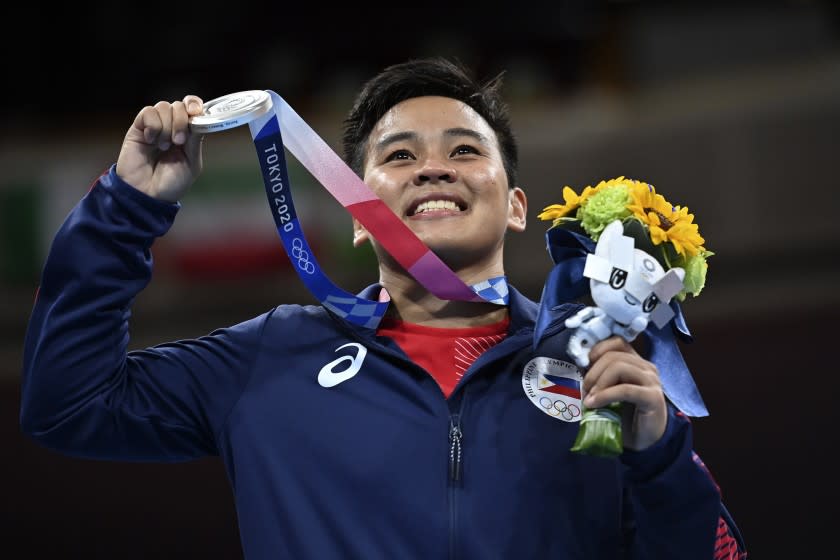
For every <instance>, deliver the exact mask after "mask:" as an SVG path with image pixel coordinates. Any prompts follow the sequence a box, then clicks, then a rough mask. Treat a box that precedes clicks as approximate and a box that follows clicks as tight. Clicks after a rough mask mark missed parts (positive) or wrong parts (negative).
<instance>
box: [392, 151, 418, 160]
mask: <svg viewBox="0 0 840 560" xmlns="http://www.w3.org/2000/svg"><path fill="white" fill-rule="evenodd" d="M412 157H413V156H412V155H411V152H409V151H408V150H396V151H394V152H391V153H390V154H388V156H387V157H386V158H385V161H394V160H398V159H412Z"/></svg>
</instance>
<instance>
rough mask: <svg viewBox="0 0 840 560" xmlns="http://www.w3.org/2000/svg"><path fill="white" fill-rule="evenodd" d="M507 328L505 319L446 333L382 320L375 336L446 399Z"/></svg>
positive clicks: (395, 320) (503, 334)
mask: <svg viewBox="0 0 840 560" xmlns="http://www.w3.org/2000/svg"><path fill="white" fill-rule="evenodd" d="M509 324H510V318H509V317H505V318H504V320H502V321H499V322H498V323H493V324H492V325H482V326H480V327H467V328H458V329H447V328H439V327H426V326H424V325H417V324H414V323H406V322H404V321H400V320H398V319H393V318H390V317H385V318H384V319H383V320H382V323H381V324H380V326H379V330H378V331H377V333H376V334H378V335H379V336H387V337H389V338H391V339H393V340H394V342H396V343H397V344H398V345H399V347H400V348H402V350H403V352H405V353H406V355H407V356H408V357H409V358H411V360H412V361H413V362H414V363H416V364H417V365H419V366H420V367H422V368H423V369H425V370H426V371H428V372H429V374H430V375H431V376H432V377H433V378H434V380H435V381H437V384H438V386H440V390H441V391H443V394H444V395H445V396H446V397H447V398H449V395H451V394H452V391H453V390H454V389H455V385H457V384H458V381H460V380H461V377H462V376H463V375H464V372H465V371H467V369H468V368H469V367H470V366H471V365H472V363H473V362H474V361H475V360H476V359H477V358H478V357H479V356H480V355H481V354H483V353H484V352H486V351H487V350H488V349H490V348H491V347H493V346H494V345H496V344H498V343H499V342H501V341H502V339H504V338H505V335H506V334H507V329H508V325H509Z"/></svg>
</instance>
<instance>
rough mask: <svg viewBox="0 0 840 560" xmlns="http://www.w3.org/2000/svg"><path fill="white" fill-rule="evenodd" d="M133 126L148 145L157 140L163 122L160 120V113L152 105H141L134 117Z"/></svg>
mask: <svg viewBox="0 0 840 560" xmlns="http://www.w3.org/2000/svg"><path fill="white" fill-rule="evenodd" d="M133 126H134V128H135V129H137V131H138V132H139V133H140V136H141V137H142V139H143V142H145V143H146V144H149V145H154V144H155V143H156V142H157V139H158V136H160V131H161V129H162V128H163V124H162V123H161V120H160V115H159V114H158V112H157V110H156V109H155V108H154V107H152V106H146V107H143V109H142V110H141V111H140V112H139V113H137V116H136V117H135V118H134V123H133Z"/></svg>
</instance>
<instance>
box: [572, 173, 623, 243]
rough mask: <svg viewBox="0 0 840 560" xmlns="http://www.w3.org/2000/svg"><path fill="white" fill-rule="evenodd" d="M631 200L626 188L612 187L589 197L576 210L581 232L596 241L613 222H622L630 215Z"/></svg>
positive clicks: (621, 185) (621, 186)
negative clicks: (581, 228)
mask: <svg viewBox="0 0 840 560" xmlns="http://www.w3.org/2000/svg"><path fill="white" fill-rule="evenodd" d="M631 202H632V199H631V198H630V193H629V191H628V190H627V187H626V186H625V185H623V184H619V185H614V186H610V187H607V188H605V189H602V190H600V191H598V192H597V193H595V194H593V195H592V196H590V197H589V198H588V199H587V200H586V201H585V202H584V203H583V205H582V206H581V207H580V208H579V209H578V212H577V218H578V219H579V220H580V225H581V226H582V227H583V230H584V231H585V232H586V233H588V234H589V236H590V237H591V238H592V239H593V240H594V241H598V237H600V235H601V232H602V231H604V228H605V227H607V225H609V224H610V222H612V221H614V220H623V219H624V218H626V217H628V216H630V215H631V213H632V212H631V211H630V209H629V208H628V206H630V203H631Z"/></svg>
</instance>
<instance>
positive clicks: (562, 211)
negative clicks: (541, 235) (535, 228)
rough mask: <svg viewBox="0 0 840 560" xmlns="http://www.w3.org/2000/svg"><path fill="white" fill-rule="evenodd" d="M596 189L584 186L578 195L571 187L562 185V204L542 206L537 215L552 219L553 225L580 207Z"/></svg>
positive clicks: (544, 218) (540, 217)
mask: <svg viewBox="0 0 840 560" xmlns="http://www.w3.org/2000/svg"><path fill="white" fill-rule="evenodd" d="M599 187H600V185H599ZM597 190H598V189H597V188H595V189H593V188H592V187H586V188H585V189H583V192H582V193H581V194H580V196H578V194H577V193H576V192H575V191H574V190H572V188H571V187H568V186H566V187H563V201H564V204H552V205H551V206H546V207H545V208H543V211H542V213H540V214H539V215H538V216H537V217H538V218H539V219H540V220H554V224H553V225H557V222H558V221H559V220H560V218H563V217H566V216H569V215H570V214H572V212H574V211H575V210H577V209H578V208H580V206H581V205H582V204H583V203H584V201H585V200H586V199H587V198H589V197H590V196H592V195H593V194H595V192H597Z"/></svg>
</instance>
